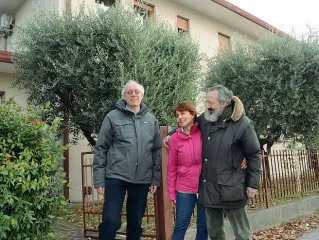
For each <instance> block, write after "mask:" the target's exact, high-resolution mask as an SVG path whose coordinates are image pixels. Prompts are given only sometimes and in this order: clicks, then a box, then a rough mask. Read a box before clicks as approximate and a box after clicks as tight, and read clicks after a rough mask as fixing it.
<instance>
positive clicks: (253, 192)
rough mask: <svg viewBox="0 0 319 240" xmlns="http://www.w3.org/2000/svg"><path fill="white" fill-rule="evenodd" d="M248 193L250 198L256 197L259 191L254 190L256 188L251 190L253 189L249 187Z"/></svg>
mask: <svg viewBox="0 0 319 240" xmlns="http://www.w3.org/2000/svg"><path fill="white" fill-rule="evenodd" d="M246 191H247V196H248V198H253V197H255V195H256V193H257V189H254V188H251V187H247V189H246Z"/></svg>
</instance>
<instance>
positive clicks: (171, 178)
mask: <svg viewBox="0 0 319 240" xmlns="http://www.w3.org/2000/svg"><path fill="white" fill-rule="evenodd" d="M168 146H169V152H168V165H167V189H168V194H169V198H170V200H176V191H180V192H191V193H197V191H198V185H199V176H200V173H201V170H202V137H201V132H200V130H199V128H198V124H197V123H195V124H194V126H193V128H192V130H191V133H190V135H188V134H186V133H183V132H182V129H181V128H177V130H176V133H175V134H173V135H172V136H171V137H170V138H169V142H168Z"/></svg>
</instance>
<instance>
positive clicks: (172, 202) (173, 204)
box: [171, 200, 176, 208]
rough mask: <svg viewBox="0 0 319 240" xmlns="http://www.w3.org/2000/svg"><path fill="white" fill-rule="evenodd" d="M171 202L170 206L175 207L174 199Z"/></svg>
mask: <svg viewBox="0 0 319 240" xmlns="http://www.w3.org/2000/svg"><path fill="white" fill-rule="evenodd" d="M171 204H172V206H173V207H174V208H176V200H172V201H171Z"/></svg>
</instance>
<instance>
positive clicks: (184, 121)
mask: <svg viewBox="0 0 319 240" xmlns="http://www.w3.org/2000/svg"><path fill="white" fill-rule="evenodd" d="M176 120H177V123H178V125H179V126H180V127H182V128H185V127H190V126H193V123H194V115H192V114H191V113H190V112H189V111H176Z"/></svg>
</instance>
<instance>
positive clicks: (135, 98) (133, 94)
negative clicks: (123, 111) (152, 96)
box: [124, 83, 143, 108]
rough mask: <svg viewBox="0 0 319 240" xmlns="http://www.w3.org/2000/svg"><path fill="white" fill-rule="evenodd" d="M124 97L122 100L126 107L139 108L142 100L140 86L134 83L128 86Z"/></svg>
mask: <svg viewBox="0 0 319 240" xmlns="http://www.w3.org/2000/svg"><path fill="white" fill-rule="evenodd" d="M124 96H125V97H124V99H125V101H126V102H127V106H128V107H130V108H134V107H138V106H140V105H141V102H142V99H143V94H142V92H141V86H140V85H138V84H136V83H130V84H128V85H127V87H126V90H125V95H124Z"/></svg>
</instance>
